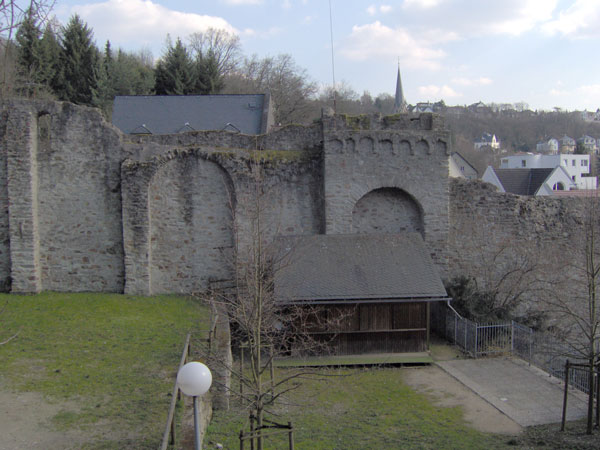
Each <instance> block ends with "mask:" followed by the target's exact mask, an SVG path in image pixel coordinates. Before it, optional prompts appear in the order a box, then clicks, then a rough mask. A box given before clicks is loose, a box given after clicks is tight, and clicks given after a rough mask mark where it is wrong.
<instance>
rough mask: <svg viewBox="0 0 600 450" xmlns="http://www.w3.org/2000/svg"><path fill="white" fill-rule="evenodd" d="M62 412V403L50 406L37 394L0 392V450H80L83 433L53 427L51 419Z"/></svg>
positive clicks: (63, 408) (84, 436)
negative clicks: (78, 449) (58, 429)
mask: <svg viewBox="0 0 600 450" xmlns="http://www.w3.org/2000/svg"><path fill="white" fill-rule="evenodd" d="M69 406H73V405H69ZM64 410H65V405H64V404H60V403H57V404H50V403H48V402H46V401H45V400H44V398H43V397H42V395H40V394H36V393H33V392H21V393H14V392H5V391H0V450H15V449H75V448H80V447H81V445H82V443H83V442H85V441H86V435H85V434H84V433H83V432H80V431H56V430H55V429H54V428H53V426H52V418H53V417H54V416H55V415H56V414H58V413H60V412H61V411H64Z"/></svg>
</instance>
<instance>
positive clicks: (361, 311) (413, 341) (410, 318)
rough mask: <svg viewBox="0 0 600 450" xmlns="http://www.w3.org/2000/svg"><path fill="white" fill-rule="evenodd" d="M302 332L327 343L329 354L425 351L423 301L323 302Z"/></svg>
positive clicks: (425, 323)
mask: <svg viewBox="0 0 600 450" xmlns="http://www.w3.org/2000/svg"><path fill="white" fill-rule="evenodd" d="M306 331H307V332H308V333H309V334H311V335H312V336H313V338H314V339H316V340H318V341H322V342H327V343H328V345H327V346H328V348H329V350H330V352H331V353H332V354H338V355H352V354H361V353H401V352H420V351H425V350H427V304H426V303H424V302H410V303H408V302H407V303H376V302H373V303H363V304H358V305H349V304H346V305H326V306H322V307H321V308H320V309H319V310H318V312H317V313H315V314H314V316H313V317H312V320H310V319H309V320H308V321H307V329H306Z"/></svg>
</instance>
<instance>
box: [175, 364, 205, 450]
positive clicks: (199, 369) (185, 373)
mask: <svg viewBox="0 0 600 450" xmlns="http://www.w3.org/2000/svg"><path fill="white" fill-rule="evenodd" d="M211 384H212V374H211V373H210V370H209V369H208V367H206V366H205V365H204V364H202V363H201V362H197V361H193V362H189V363H187V364H186V365H184V366H183V367H182V368H181V369H179V372H178V373H177V385H178V386H179V389H181V391H182V392H183V393H184V394H185V395H189V396H190V397H193V399H194V435H195V442H196V450H200V418H199V415H200V411H199V408H198V396H199V395H204V394H205V393H206V392H207V391H208V390H209V389H210V385H211Z"/></svg>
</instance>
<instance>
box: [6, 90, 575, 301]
mask: <svg viewBox="0 0 600 450" xmlns="http://www.w3.org/2000/svg"><path fill="white" fill-rule="evenodd" d="M450 143H451V141H450V134H449V132H448V130H447V129H446V128H445V125H444V123H443V118H441V117H439V116H436V115H431V114H421V115H420V116H412V115H408V114H400V115H395V116H389V117H383V118H381V117H376V116H359V117H346V116H327V117H324V118H323V119H322V121H321V122H319V123H315V124H313V125H311V126H306V127H303V126H289V127H285V128H282V129H280V130H278V131H275V132H273V133H270V134H268V135H264V136H245V135H240V134H235V133H230V132H224V131H221V132H219V131H208V132H193V133H185V134H178V135H165V136H124V135H122V134H121V133H120V132H119V131H118V130H117V129H115V128H114V127H112V126H111V125H110V124H108V123H106V122H104V121H103V119H102V117H101V116H100V114H99V112H98V111H96V110H94V109H90V108H85V107H79V106H75V105H71V104H68V103H58V102H46V101H24V100H23V101H13V102H10V103H6V104H3V105H1V106H0V287H3V288H4V289H5V290H7V289H9V286H10V282H11V280H12V291H13V292H36V291H40V290H42V289H52V290H59V291H86V290H89V291H110V292H123V291H125V292H128V293H139V294H152V293H163V292H173V293H187V292H195V291H199V290H204V289H206V287H207V286H208V283H209V281H218V280H224V279H228V278H230V277H231V264H232V262H233V260H234V247H236V246H237V249H238V251H239V252H240V253H243V252H245V251H247V250H248V248H249V247H250V246H251V241H252V229H251V225H252V214H253V211H254V210H255V206H256V202H257V201H260V207H261V209H262V210H263V211H264V213H265V214H264V217H265V220H264V221H263V223H262V226H263V229H264V233H265V235H266V236H267V238H268V239H270V238H272V237H273V236H275V235H278V234H283V235H286V234H319V233H390V232H401V231H406V230H410V231H418V232H421V233H422V234H423V236H424V238H425V242H426V243H427V245H428V246H429V248H430V250H431V252H432V257H433V259H434V261H435V262H436V264H437V265H438V267H439V270H440V272H441V273H442V274H443V276H444V277H445V278H447V277H451V276H454V275H458V274H469V273H472V272H474V269H475V268H474V265H475V264H476V260H477V257H478V256H479V255H480V254H481V252H482V249H485V248H490V247H493V246H500V245H503V243H505V242H507V241H508V240H511V241H512V242H516V243H517V244H519V243H523V244H525V243H531V242H535V245H537V246H538V247H540V246H541V247H543V246H544V245H545V244H544V243H549V242H552V243H553V245H554V244H556V243H559V244H560V245H563V246H567V245H568V243H569V240H570V239H572V237H573V235H572V233H573V230H574V229H575V228H576V225H577V224H579V223H581V215H582V209H583V203H582V200H576V199H570V198H569V199H564V198H559V199H555V198H539V197H537V198H531V197H518V196H514V195H510V194H499V193H497V192H495V191H494V189H493V188H492V187H491V186H489V185H485V184H483V183H479V182H465V181H457V180H450V179H449V177H448V156H449V152H450V151H451V148H450V145H451V144H450ZM257 161H260V162H259V163H257ZM257 164H260V165H261V166H262V169H263V171H262V173H263V179H262V180H261V183H260V186H259V187H258V188H259V190H260V191H261V192H262V193H261V195H260V196H259V197H260V198H259V199H258V200H257V198H258V197H257V195H256V189H257V185H256V182H255V179H254V177H253V176H252V174H253V171H255V170H256V166H257ZM236 232H237V237H238V239H237V240H236V239H234V237H235V236H236V234H235V233H236Z"/></svg>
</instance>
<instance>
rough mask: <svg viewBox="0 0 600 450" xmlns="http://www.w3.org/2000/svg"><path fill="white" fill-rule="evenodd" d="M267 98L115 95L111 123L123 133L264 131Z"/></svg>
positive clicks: (249, 96) (263, 96) (253, 132)
mask: <svg viewBox="0 0 600 450" xmlns="http://www.w3.org/2000/svg"><path fill="white" fill-rule="evenodd" d="M269 102H270V100H269V96H268V95H265V94H252V95H132V96H118V97H115V101H114V105H113V114H112V123H113V125H115V126H116V127H118V128H119V129H120V130H121V131H122V132H123V133H127V134H174V133H181V132H186V131H204V130H228V131H233V132H239V133H243V134H250V135H255V134H264V133H266V132H267V131H268V129H269V127H270V126H271V125H272V124H270V123H268V122H269V119H270V114H269Z"/></svg>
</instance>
